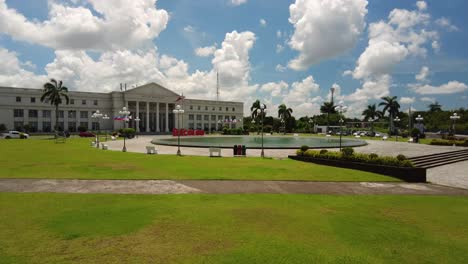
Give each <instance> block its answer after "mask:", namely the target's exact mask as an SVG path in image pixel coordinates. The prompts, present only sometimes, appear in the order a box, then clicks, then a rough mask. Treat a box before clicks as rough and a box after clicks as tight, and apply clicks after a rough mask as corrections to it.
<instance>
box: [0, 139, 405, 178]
mask: <svg viewBox="0 0 468 264" xmlns="http://www.w3.org/2000/svg"><path fill="white" fill-rule="evenodd" d="M89 142H90V140H89V139H80V138H74V139H70V140H67V142H66V143H65V144H63V143H58V144H56V143H54V141H53V140H44V139H40V140H39V139H38V140H34V139H28V140H0V178H68V179H239V180H241V179H242V180H310V181H398V180H397V179H395V178H391V177H387V176H383V175H379V174H375V173H369V172H362V171H356V170H349V169H339V168H334V167H328V166H321V165H314V164H310V163H304V162H298V161H293V160H288V159H285V160H273V159H261V158H209V157H196V156H185V157H177V156H175V155H151V156H149V155H146V154H139V153H123V152H118V151H103V150H99V149H95V148H91V147H90V146H89Z"/></svg>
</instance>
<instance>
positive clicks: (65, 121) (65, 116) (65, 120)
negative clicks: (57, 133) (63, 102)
mask: <svg viewBox="0 0 468 264" xmlns="http://www.w3.org/2000/svg"><path fill="white" fill-rule="evenodd" d="M67 130H68V110H63V131H67Z"/></svg>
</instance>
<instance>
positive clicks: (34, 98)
mask: <svg viewBox="0 0 468 264" xmlns="http://www.w3.org/2000/svg"><path fill="white" fill-rule="evenodd" d="M29 100H30V101H29V102H31V103H36V97H30V99H29ZM21 101H22V98H21V96H16V102H17V103H21ZM45 103H49V101H48V100H46V101H45ZM70 104H72V105H74V104H75V99H70ZM81 104H82V105H86V104H87V101H86V100H85V99H83V100H81ZM93 105H98V100H93Z"/></svg>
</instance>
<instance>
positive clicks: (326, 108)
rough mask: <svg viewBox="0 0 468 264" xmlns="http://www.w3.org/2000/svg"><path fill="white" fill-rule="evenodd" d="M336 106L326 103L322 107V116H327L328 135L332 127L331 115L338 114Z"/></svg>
mask: <svg viewBox="0 0 468 264" xmlns="http://www.w3.org/2000/svg"><path fill="white" fill-rule="evenodd" d="M335 108H336V106H335V105H334V104H333V102H324V103H323V105H322V106H320V112H321V113H322V114H327V133H328V127H329V126H330V114H335V113H336V109H335Z"/></svg>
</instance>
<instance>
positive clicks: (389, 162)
mask: <svg viewBox="0 0 468 264" xmlns="http://www.w3.org/2000/svg"><path fill="white" fill-rule="evenodd" d="M296 153H297V155H298V156H304V157H312V158H319V159H329V160H344V161H352V162H361V163H369V164H376V165H384V166H394V167H407V168H412V167H414V165H413V164H412V163H411V161H409V160H407V159H402V156H403V155H402V156H399V159H398V158H396V157H379V156H378V155H376V154H373V153H372V154H362V153H352V154H351V155H345V154H344V153H341V152H337V151H328V152H321V151H317V150H307V151H305V152H304V151H302V150H297V152H296ZM347 154H349V152H348V153H347ZM403 157H404V156H403Z"/></svg>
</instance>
